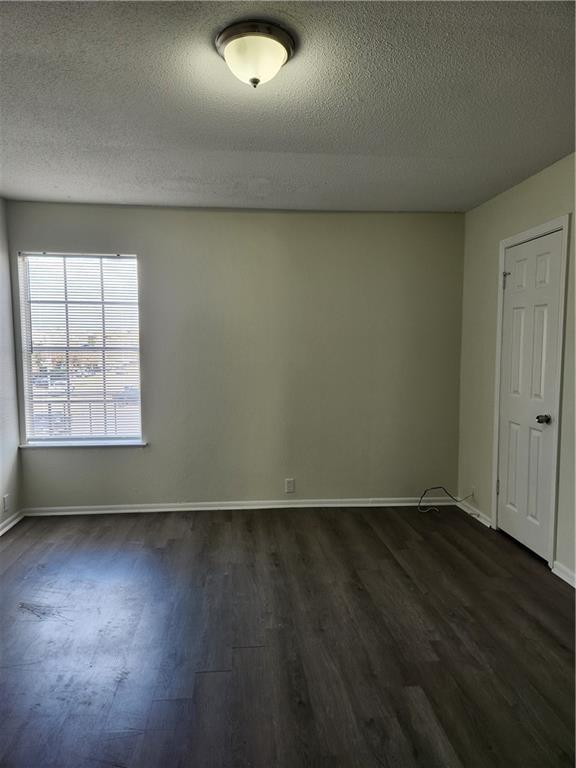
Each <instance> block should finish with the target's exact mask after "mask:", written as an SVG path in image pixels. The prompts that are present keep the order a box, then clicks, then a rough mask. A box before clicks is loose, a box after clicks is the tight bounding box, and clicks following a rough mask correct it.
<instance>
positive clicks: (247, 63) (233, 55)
mask: <svg viewBox="0 0 576 768" xmlns="http://www.w3.org/2000/svg"><path fill="white" fill-rule="evenodd" d="M224 60H225V61H226V64H228V66H229V68H230V71H231V72H232V74H234V75H236V77H237V78H238V80H242V82H243V83H248V84H249V85H252V86H253V87H254V88H255V87H256V86H257V85H260V83H267V82H268V80H272V78H273V77H274V76H275V75H277V74H278V72H279V71H280V67H281V66H282V65H283V64H285V63H286V61H287V60H288V53H287V51H286V48H284V46H283V45H282V44H281V43H279V42H278V41H277V40H273V39H272V38H271V37H263V36H262V35H249V36H246V37H237V38H236V39H235V40H231V41H230V42H229V43H228V45H227V46H226V48H225V49H224Z"/></svg>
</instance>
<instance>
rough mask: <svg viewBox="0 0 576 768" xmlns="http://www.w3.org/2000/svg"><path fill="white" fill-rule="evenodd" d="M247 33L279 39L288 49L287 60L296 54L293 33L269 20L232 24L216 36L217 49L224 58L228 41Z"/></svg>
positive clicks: (244, 35)
mask: <svg viewBox="0 0 576 768" xmlns="http://www.w3.org/2000/svg"><path fill="white" fill-rule="evenodd" d="M246 35H260V36H262V37H269V38H271V39H272V40H277V41H278V42H279V43H280V44H281V45H283V46H284V48H285V49H286V57H287V58H286V61H289V60H290V59H291V58H292V56H294V52H295V50H296V44H295V42H294V38H293V37H292V35H291V34H290V33H289V32H287V31H286V30H285V29H283V28H282V27H279V26H278V25H277V24H271V23H270V22H267V21H239V22H237V23H236V24H230V25H229V26H228V27H226V28H225V29H223V30H222V31H221V32H219V33H218V35H217V36H216V41H215V43H216V50H217V51H218V53H219V54H220V56H222V58H224V49H225V48H226V46H227V45H228V43H230V42H231V41H232V40H236V39H237V38H238V37H246ZM254 87H255V86H254Z"/></svg>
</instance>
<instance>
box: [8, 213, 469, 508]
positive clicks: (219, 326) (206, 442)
mask: <svg viewBox="0 0 576 768" xmlns="http://www.w3.org/2000/svg"><path fill="white" fill-rule="evenodd" d="M463 223H464V217H463V215H461V214H431V215H428V214H312V213H262V212H260V213H252V212H223V211H219V212H210V211H193V210H186V209H155V208H133V207H111V206H110V207H108V206H84V205H66V204H62V205H58V204H42V203H18V202H12V203H10V205H9V231H10V242H11V249H12V251H13V252H14V253H15V252H16V251H17V250H56V251H86V252H89V251H92V252H128V253H137V254H138V255H139V257H140V259H141V284H142V285H141V288H142V293H141V330H142V341H143V348H142V370H143V420H144V430H145V435H146V438H147V439H148V440H149V442H150V445H149V446H148V447H146V448H111V449H102V448H85V449H81V450H80V449H57V448H52V449H29V450H24V451H22V457H23V458H22V460H23V465H24V471H25V473H26V485H25V499H24V504H25V506H27V507H31V506H34V507H35V506H60V505H92V504H96V505H100V504H123V503H139V502H142V503H147V502H150V503H154V502H160V503H162V502H169V501H177V502H178V501H180V502H193V501H207V500H213V501H224V500H250V499H277V498H286V497H285V496H284V478H285V477H295V478H296V487H297V493H296V498H304V499H314V498H350V497H362V498H366V497H406V496H410V497H413V496H415V495H417V494H419V492H420V491H421V489H422V488H424V487H425V486H426V485H433V484H438V483H442V484H446V485H448V486H451V487H453V488H454V487H455V485H456V474H457V450H458V445H457V443H458V408H457V402H458V380H459V347H460V331H461V328H460V319H461V281H462V250H463V234H464V229H463Z"/></svg>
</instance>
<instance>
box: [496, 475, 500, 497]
mask: <svg viewBox="0 0 576 768" xmlns="http://www.w3.org/2000/svg"><path fill="white" fill-rule="evenodd" d="M499 494H500V478H499V477H497V478H496V496H498V495H499Z"/></svg>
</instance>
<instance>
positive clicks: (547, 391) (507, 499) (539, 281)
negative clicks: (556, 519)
mask: <svg viewBox="0 0 576 768" xmlns="http://www.w3.org/2000/svg"><path fill="white" fill-rule="evenodd" d="M562 241H563V233H562V231H559V232H553V233H551V234H548V235H544V236H543V237H538V238H537V239H535V240H530V241H528V242H525V243H522V244H520V245H514V246H512V247H510V248H507V249H506V251H505V266H504V269H505V276H504V280H505V290H504V308H503V325H502V359H501V368H500V370H501V379H500V435H499V473H498V489H499V490H498V526H499V527H500V528H502V530H504V531H506V533H509V534H510V535H511V536H513V537H514V538H515V539H518V541H521V542H522V543H523V544H525V545H526V546H527V547H529V548H530V549H532V550H533V551H534V552H537V553H538V554H539V555H541V556H542V557H545V558H546V559H548V556H549V554H550V543H551V535H552V531H551V527H552V521H553V516H554V504H555V498H556V459H557V457H556V452H557V444H558V443H557V441H558V427H559V423H558V416H559V414H558V412H557V408H558V403H559V387H560V381H559V378H560V375H559V374H560V366H559V364H558V363H559V356H560V355H561V341H560V340H561V335H560V333H559V331H560V324H561V323H562V322H563V318H562V317H561V307H562V306H563V302H562V292H563V290H564V286H563V284H562V283H563V269H562V266H563V264H562Z"/></svg>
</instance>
